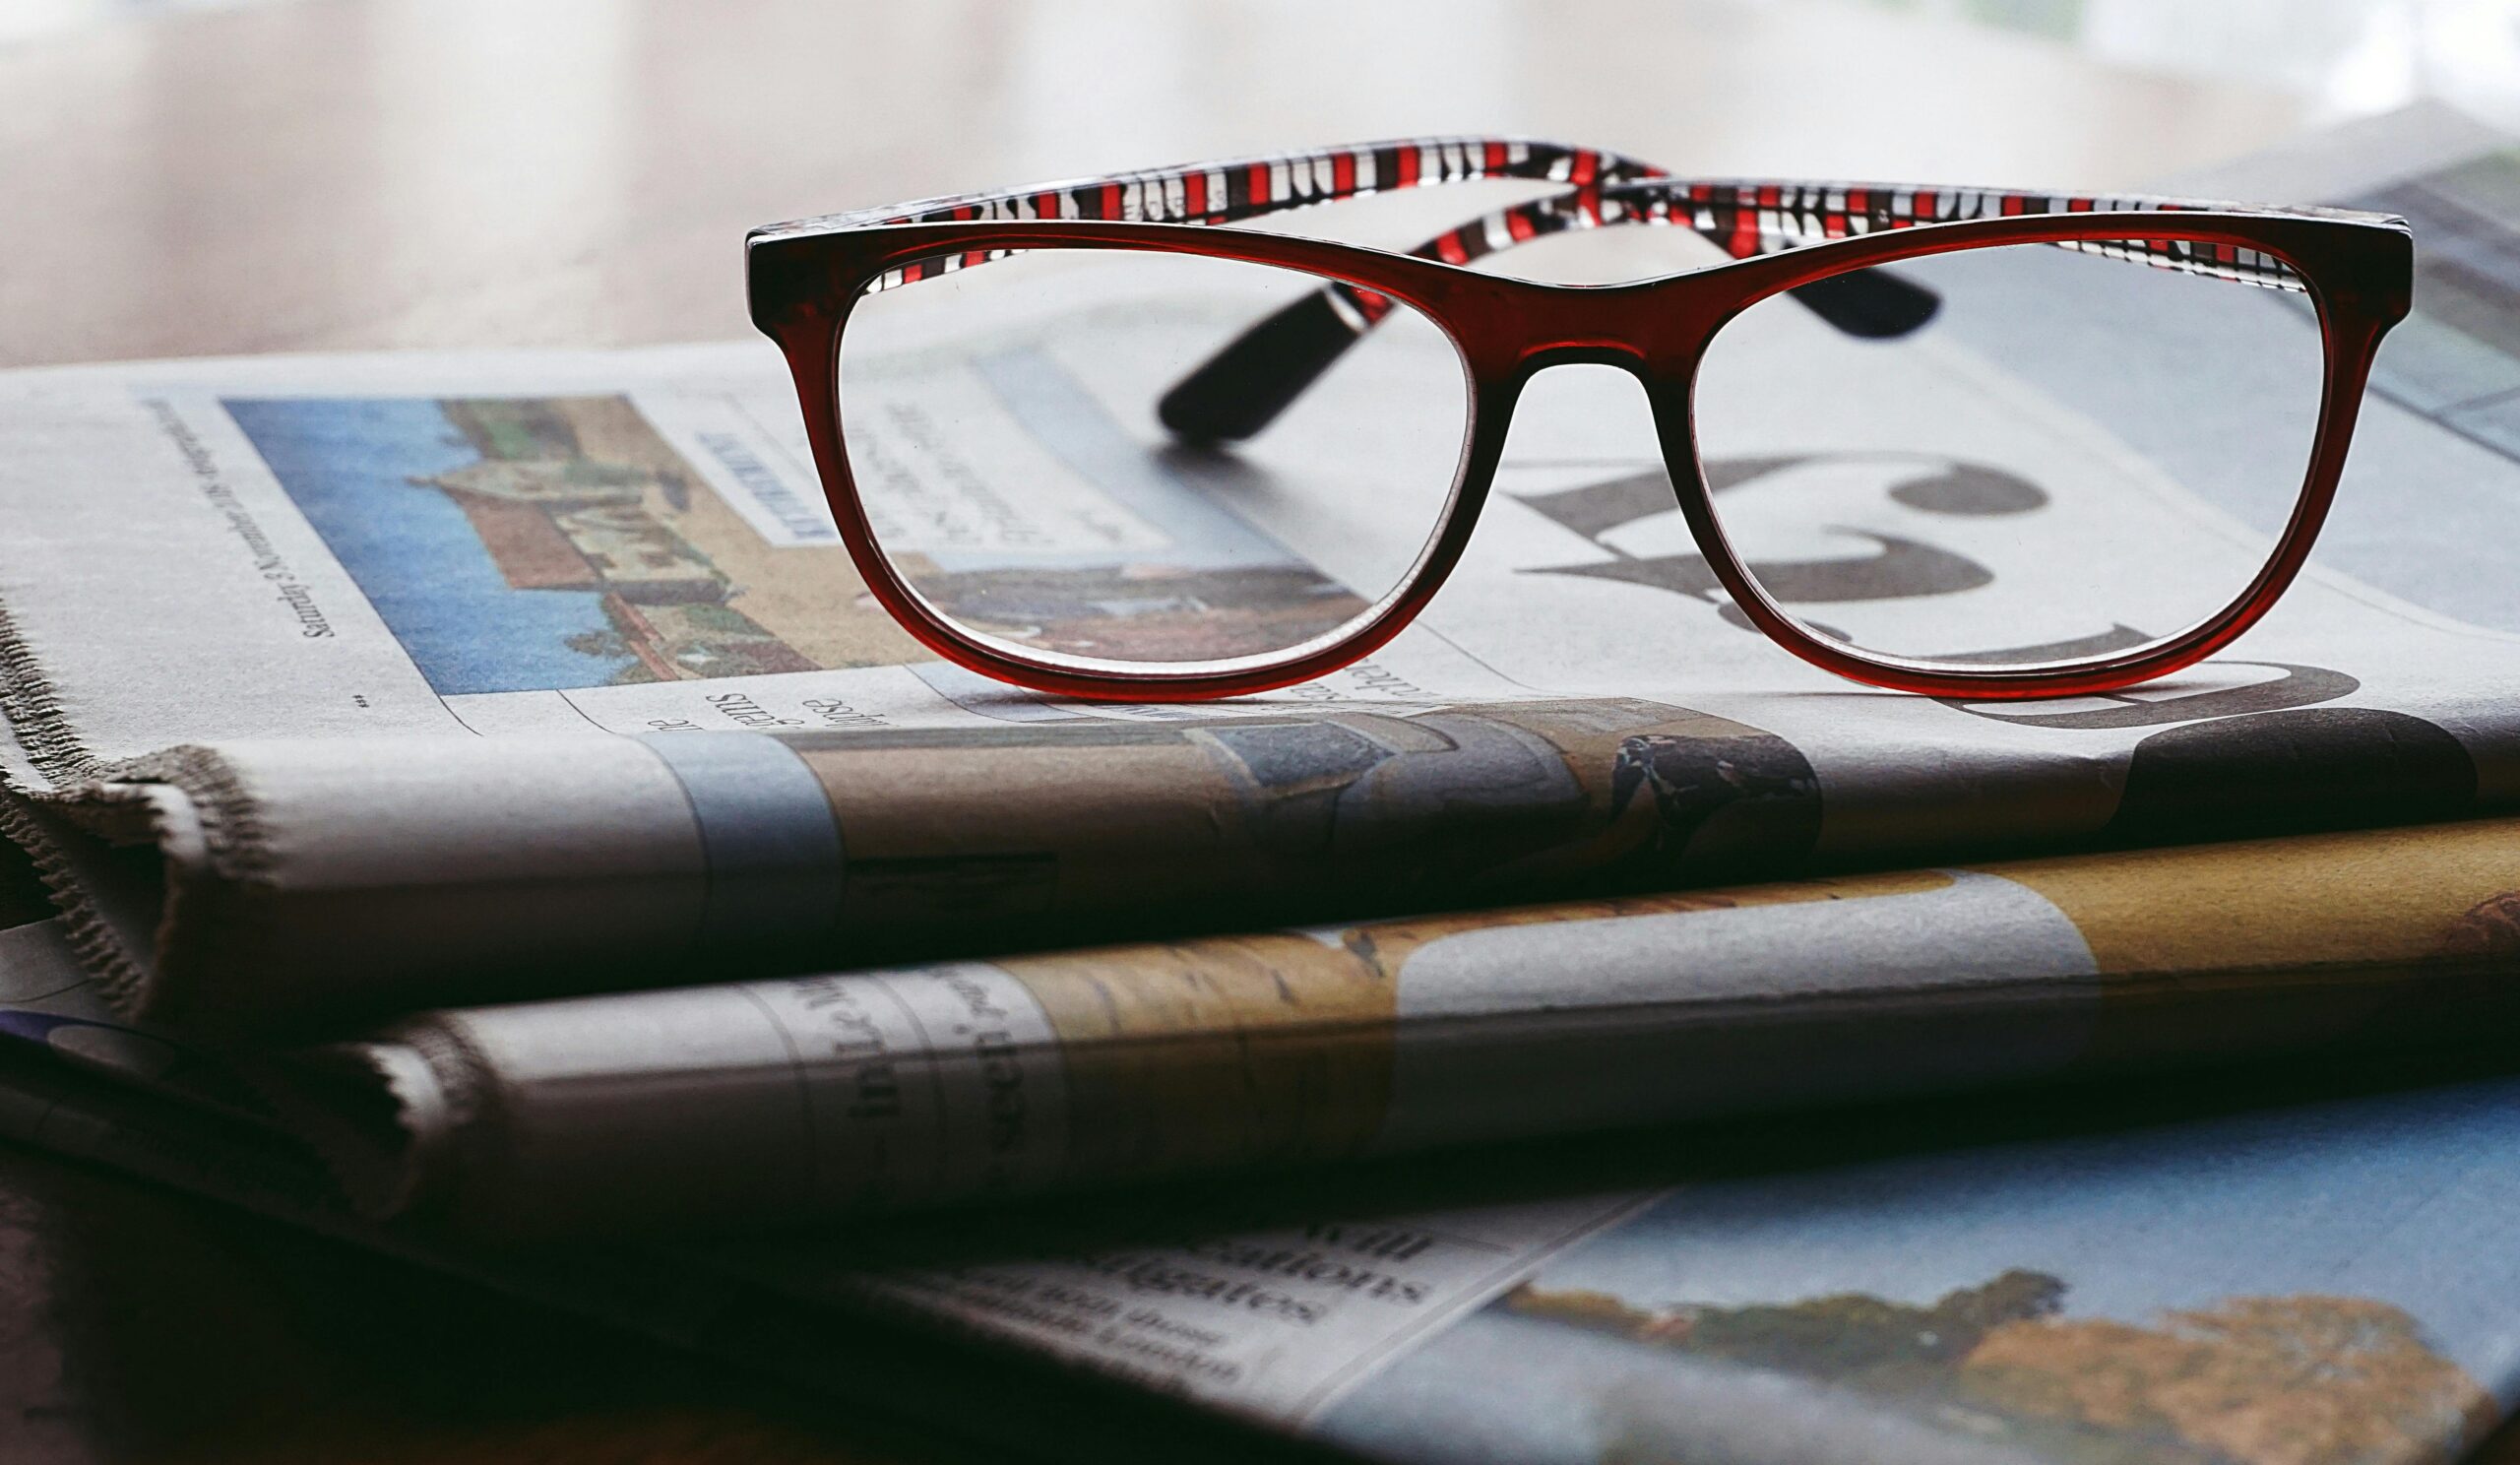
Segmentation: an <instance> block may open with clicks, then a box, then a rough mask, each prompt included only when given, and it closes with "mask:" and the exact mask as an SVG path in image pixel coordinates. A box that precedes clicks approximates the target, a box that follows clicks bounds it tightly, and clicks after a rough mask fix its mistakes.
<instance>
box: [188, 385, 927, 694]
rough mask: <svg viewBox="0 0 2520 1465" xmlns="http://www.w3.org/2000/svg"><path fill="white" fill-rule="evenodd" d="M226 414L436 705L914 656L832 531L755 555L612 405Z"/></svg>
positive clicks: (638, 423)
mask: <svg viewBox="0 0 2520 1465" xmlns="http://www.w3.org/2000/svg"><path fill="white" fill-rule="evenodd" d="M222 405H223V406H224V407H225V408H226V410H227V413H228V414H229V415H230V416H231V417H232V418H233V419H234V420H235V422H236V424H237V425H238V426H239V427H240V428H242V429H243V430H244V433H245V435H246V437H247V438H248V439H250V440H251V441H252V442H253V444H254V447H255V449H256V451H258V452H259V453H261V454H262V457H263V460H264V462H265V463H267V464H268V465H269V466H270V468H271V471H272V473H273V474H274V475H275V476H276V477H277V478H279V480H280V483H281V486H282V487H283V488H284V489H285V490H286V491H287V493H288V495H289V497H290V499H291V500H292V501H294V502H295V503H296V505H297V507H298V509H299V511H300V512H302V513H304V514H305V516H306V518H307V520H308V521H309V522H310V523H311V524H313V525H314V527H315V529H316V532H317V533H318V534H320V535H322V536H323V539H324V541H325V543H326V545H327V546H328V547H330V548H331V550H332V551H333V553H334V555H335V556H336V557H337V558H339V559H340V560H341V562H342V564H343V565H344V566H345V567H346V568H347V570H348V571H349V573H350V576H351V578H352V579H354V580H355V581H357V583H358V587H359V590H360V591H361V593H363V594H364V595H365V596H366V597H367V598H368V600H369V601H370V602H371V603H372V604H373V605H375V606H376V609H377V612H378V613H379V614H380V615H382V616H383V617H384V619H385V623H386V625H387V626H388V627H389V628H390V629H391V630H392V631H393V633H394V636H395V639H396V640H398V641H399V642H401V643H402V645H403V648H404V650H405V651H406V652H408V653H409V654H410V657H411V660H412V661H413V662H414V663H416V664H417V665H418V667H419V669H420V671H421V673H422V674H423V675H425V676H426V677H427V678H428V681H429V685H430V686H431V687H432V688H434V689H435V690H436V691H437V692H438V693H439V694H440V695H456V694H461V693H468V692H515V691H546V690H565V689H569V688H576V687H592V686H605V685H611V684H618V683H624V682H646V681H670V680H677V679H690V678H701V677H718V676H746V675H752V674H756V673H760V672H768V671H811V670H818V669H829V668H840V667H864V666H896V665H900V664H902V663H904V662H909V661H914V660H921V659H924V657H925V653H924V652H923V651H921V650H920V649H919V647H918V646H917V644H916V643H915V642H914V641H912V640H911V638H910V637H909V636H908V635H907V634H905V633H904V632H903V631H902V630H901V629H900V628H899V627H898V626H897V625H895V624H894V622H893V619H892V617H891V616H890V615H889V614H887V613H886V612H885V611H884V609H883V607H882V606H880V605H876V604H875V603H874V602H873V599H872V598H871V597H869V596H868V595H867V594H866V591H865V586H864V582H863V581H861V580H860V579H859V578H858V576H857V572H856V571H855V569H854V568H853V567H852V566H851V564H850V561H849V555H848V552H847V551H846V550H845V549H843V548H841V547H840V546H839V544H838V542H837V540H836V538H829V539H826V541H824V542H822V543H819V544H810V543H809V544H794V545H785V544H774V543H772V542H771V541H769V540H767V539H765V538H764V537H763V535H762V534H761V533H760V532H759V531H758V530H756V529H755V528H754V527H753V526H752V524H750V523H749V522H747V521H746V520H745V518H744V517H743V516H742V515H741V514H739V513H738V512H736V510H735V509H734V508H733V507H732V506H730V505H729V504H727V503H726V502H725V499H724V498H722V497H721V496H720V495H719V494H718V492H717V491H716V490H715V489H714V488H712V487H711V486H710V485H709V483H708V481H707V479H706V478H703V477H702V475H700V474H699V473H698V472H696V471H695V470H694V469H693V468H692V466H691V465H690V464H689V463H688V462H686V461H685V460H684V458H683V457H682V455H681V454H680V453H678V452H676V451H675V450H674V448H673V447H672V446H671V445H670V444H668V443H667V442H666V441H665V440H664V439H663V438H662V436H660V435H659V434H658V432H657V430H656V429H655V427H653V426H652V425H650V424H649V422H648V421H647V419H646V418H645V417H643V416H642V415H641V414H640V413H639V411H638V409H637V408H636V407H635V406H634V405H633V404H632V403H631V402H630V401H629V400H628V399H627V398H624V397H618V396H611V397H576V398H515V399H509V398H465V399H451V400H435V399H428V398H371V399H324V398H275V399H267V400H236V399H229V400H226V401H225V402H224V403H223V404H222ZM815 512H819V509H816V510H815ZM825 533H826V535H828V528H827V526H826V529H825Z"/></svg>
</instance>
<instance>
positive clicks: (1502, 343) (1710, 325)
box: [1478, 275, 1730, 390]
mask: <svg viewBox="0 0 2520 1465" xmlns="http://www.w3.org/2000/svg"><path fill="white" fill-rule="evenodd" d="M1493 283H1494V284H1495V285H1497V286H1499V287H1503V288H1502V289H1501V290H1499V291H1498V294H1499V296H1500V298H1499V299H1498V300H1497V302H1496V304H1497V306H1498V307H1500V308H1496V309H1493V310H1492V311H1491V313H1490V314H1489V316H1488V319H1489V320H1490V321H1491V322H1493V325H1494V327H1495V328H1497V329H1493V330H1491V332H1490V333H1488V339H1487V341H1485V342H1484V343H1481V346H1482V347H1483V349H1482V350H1479V351H1478V354H1479V355H1481V356H1482V357H1484V358H1485V359H1484V362H1483V363H1482V364H1483V368H1484V369H1482V370H1481V375H1483V376H1487V377H1490V378H1491V379H1511V380H1512V381H1514V382H1515V383H1517V384H1518V385H1519V384H1521V383H1524V382H1528V381H1530V380H1531V378H1532V377H1534V376H1536V375H1538V374H1539V373H1540V372H1543V371H1545V370H1547V369H1548V368H1550V367H1552V366H1578V365H1585V366H1609V367H1613V368H1615V369H1618V370H1621V371H1625V372H1628V373H1630V374H1631V375H1634V376H1636V377H1637V378H1638V379H1639V380H1640V381H1642V382H1644V384H1645V385H1646V387H1647V388H1648V389H1649V390H1652V389H1654V388H1656V387H1658V386H1662V385H1666V384H1669V383H1670V382H1671V381H1673V380H1675V379H1679V378H1683V377H1685V376H1686V375H1687V374H1688V372H1689V370H1690V368H1691V366H1692V365H1693V364H1694V363H1695V361H1696V360H1697V357H1698V355H1699V353H1700V352H1701V351H1702V350H1704V349H1705V346H1706V343H1707V341H1708V339H1709V338H1710V337H1712V336H1713V334H1714V332H1715V329H1716V327H1717V326H1718V325H1720V324H1721V323H1722V311H1721V305H1722V303H1723V301H1724V300H1726V299H1729V298H1730V295H1729V293H1726V294H1724V295H1720V296H1719V295H1716V294H1713V293H1710V292H1709V291H1708V290H1707V289H1706V288H1704V287H1703V285H1702V284H1701V283H1700V282H1698V281H1695V280H1692V279H1691V278H1690V277H1688V276H1685V275H1681V276H1671V277H1667V278H1665V279H1661V280H1646V281H1636V282H1632V283H1627V282H1623V283H1620V284H1617V285H1555V284H1549V283H1545V282H1541V281H1524V280H1510V279H1496V280H1494V282H1493Z"/></svg>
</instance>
